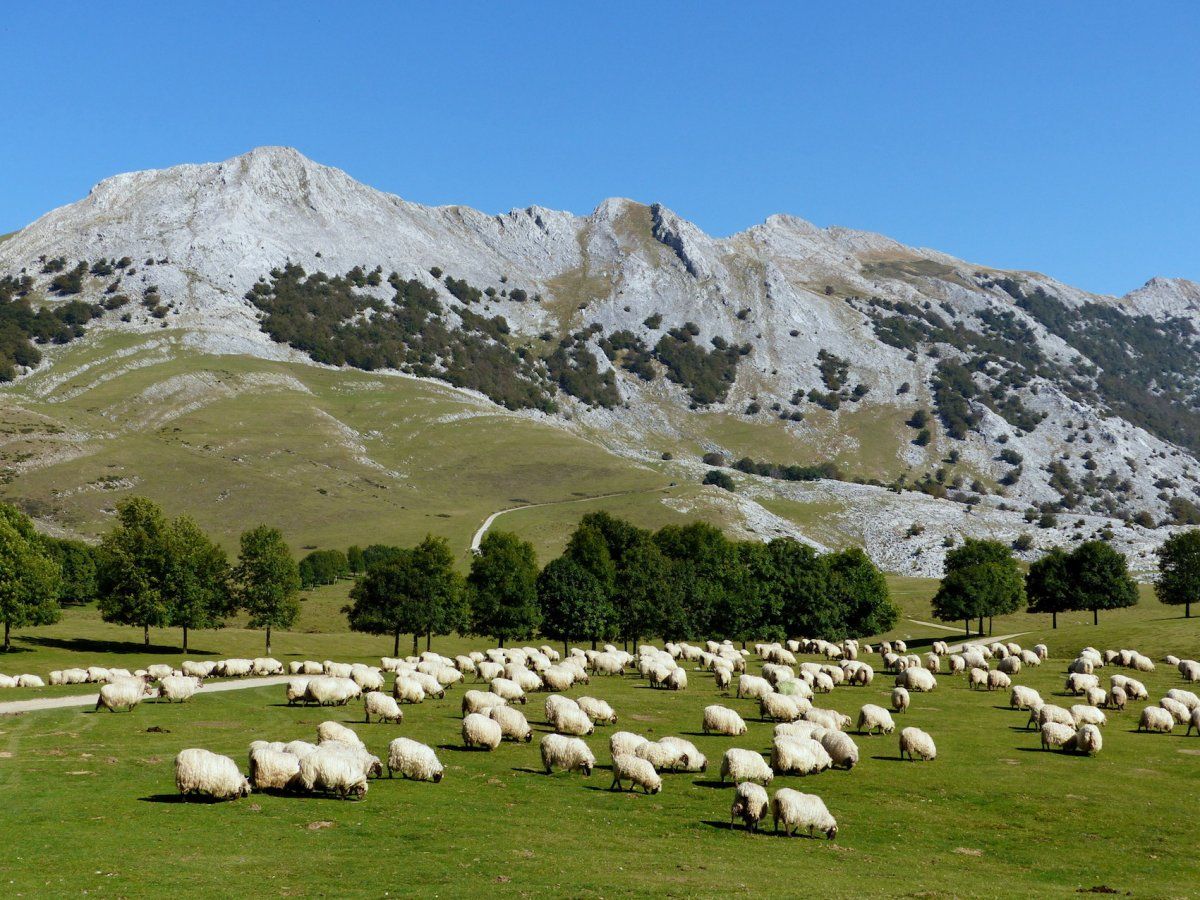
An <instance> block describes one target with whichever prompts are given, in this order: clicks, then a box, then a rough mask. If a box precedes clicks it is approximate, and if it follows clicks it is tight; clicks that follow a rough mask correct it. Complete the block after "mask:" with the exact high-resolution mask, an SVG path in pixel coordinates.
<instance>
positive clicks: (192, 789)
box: [102, 685, 250, 800]
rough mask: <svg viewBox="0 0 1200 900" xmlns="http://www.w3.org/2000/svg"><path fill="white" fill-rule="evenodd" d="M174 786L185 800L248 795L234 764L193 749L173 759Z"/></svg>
mask: <svg viewBox="0 0 1200 900" xmlns="http://www.w3.org/2000/svg"><path fill="white" fill-rule="evenodd" d="M106 687H111V685H106ZM102 690H103V689H102ZM175 787H177V788H178V789H179V793H180V794H182V795H183V796H184V797H196V796H200V797H211V798H212V799H214V800H236V799H237V798H238V797H248V796H250V782H249V781H247V780H246V779H245V778H244V777H243V776H242V773H241V772H239V771H238V767H237V763H235V762H234V761H233V760H232V759H230V758H229V757H228V756H221V755H219V754H216V753H213V752H211V751H209V750H200V749H195V748H193V749H189V750H181V751H179V755H178V756H176V757H175Z"/></svg>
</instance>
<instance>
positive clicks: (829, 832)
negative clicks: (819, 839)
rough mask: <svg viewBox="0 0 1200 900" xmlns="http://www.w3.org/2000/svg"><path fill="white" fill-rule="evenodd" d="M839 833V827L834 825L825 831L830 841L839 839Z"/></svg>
mask: <svg viewBox="0 0 1200 900" xmlns="http://www.w3.org/2000/svg"><path fill="white" fill-rule="evenodd" d="M837 832H838V827H837V825H833V826H831V827H829V828H826V829H825V837H826V838H827V839H828V840H831V841H832V840H833V839H834V838H835V837H837Z"/></svg>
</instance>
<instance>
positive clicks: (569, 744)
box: [541, 734, 596, 775]
mask: <svg viewBox="0 0 1200 900" xmlns="http://www.w3.org/2000/svg"><path fill="white" fill-rule="evenodd" d="M541 751H542V765H543V766H545V767H546V774H547V775H549V774H550V773H551V772H553V771H554V770H555V769H562V770H563V771H565V772H576V771H578V772H582V773H583V774H584V775H591V774H592V769H593V768H595V766H596V757H595V756H594V755H593V754H592V751H591V750H590V749H588V745H587V744H585V743H584V742H583V741H582V740H580V739H579V738H577V737H566V736H565V735H561V734H547V735H545V736H544V737H543V738H542V743H541Z"/></svg>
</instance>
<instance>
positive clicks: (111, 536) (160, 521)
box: [99, 497, 173, 646]
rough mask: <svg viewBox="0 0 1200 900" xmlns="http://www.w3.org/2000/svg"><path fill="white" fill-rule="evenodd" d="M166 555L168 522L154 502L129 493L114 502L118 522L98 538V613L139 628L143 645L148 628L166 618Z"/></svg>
mask: <svg viewBox="0 0 1200 900" xmlns="http://www.w3.org/2000/svg"><path fill="white" fill-rule="evenodd" d="M170 555H171V551H170V539H169V526H168V524H167V520H166V518H165V517H164V516H163V512H162V510H161V509H159V507H158V505H157V504H156V503H154V502H153V501H151V500H148V499H147V498H145V497H131V498H129V499H128V500H123V501H121V502H120V503H118V504H117V523H116V525H115V526H114V527H113V529H112V530H111V531H109V532H108V534H106V535H105V536H104V538H103V540H102V541H101V542H100V551H99V558H100V566H99V581H100V593H101V597H100V616H101V618H103V619H104V621H105V622H116V623H117V624H120V625H134V626H140V627H141V628H142V635H143V641H144V643H145V644H146V646H149V645H150V628H151V627H152V626H153V627H156V628H162V627H164V626H166V625H168V624H170V622H171V604H172V600H173V597H172V595H171V594H170V592H169V591H168V590H167V582H168V572H169V570H170V564H169V563H170Z"/></svg>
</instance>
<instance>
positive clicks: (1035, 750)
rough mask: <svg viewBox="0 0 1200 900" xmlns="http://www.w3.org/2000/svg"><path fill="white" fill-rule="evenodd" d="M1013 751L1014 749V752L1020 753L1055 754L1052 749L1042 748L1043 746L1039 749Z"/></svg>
mask: <svg viewBox="0 0 1200 900" xmlns="http://www.w3.org/2000/svg"><path fill="white" fill-rule="evenodd" d="M1013 749H1014V750H1016V751H1017V752H1018V753H1053V752H1054V751H1053V750H1052V749H1050V748H1049V747H1042V746H1037V747H1014V748H1013Z"/></svg>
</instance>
